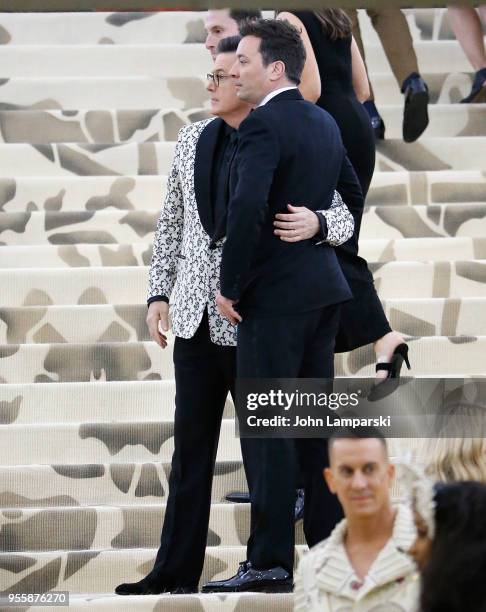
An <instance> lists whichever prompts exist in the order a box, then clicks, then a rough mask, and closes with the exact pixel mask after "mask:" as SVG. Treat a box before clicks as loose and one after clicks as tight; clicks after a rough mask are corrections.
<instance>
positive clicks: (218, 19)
mask: <svg viewBox="0 0 486 612" xmlns="http://www.w3.org/2000/svg"><path fill="white" fill-rule="evenodd" d="M204 28H205V29H206V32H207V36H206V49H208V51H209V52H210V53H211V55H212V58H213V60H214V59H215V57H216V48H217V46H218V43H219V41H220V40H221V39H222V38H228V36H237V35H238V34H239V30H238V24H237V23H236V21H235V20H234V19H231V17H230V12H229V9H221V10H218V11H208V12H207V13H206V18H205V20H204Z"/></svg>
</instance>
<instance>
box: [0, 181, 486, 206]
mask: <svg viewBox="0 0 486 612" xmlns="http://www.w3.org/2000/svg"><path fill="white" fill-rule="evenodd" d="M387 174H388V173H387ZM475 180H476V178H474V176H472V177H471V181H475ZM477 180H479V179H477ZM166 182H167V177H166V176H160V175H158V176H157V175H154V176H121V177H113V176H81V177H80V176H67V175H66V176H52V177H45V176H44V177H42V176H40V177H23V176H20V177H15V178H0V210H3V211H5V212H30V211H36V210H45V211H47V212H67V213H76V212H78V213H79V212H80V211H83V210H91V211H96V210H104V209H110V210H114V209H115V210H116V209H118V210H123V211H125V212H127V213H128V212H130V211H133V210H140V211H152V210H153V211H156V212H157V213H159V212H160V210H161V208H162V205H163V201H164V198H165V187H166ZM472 187H473V185H471V188H472ZM465 189H466V188H465ZM464 195H465V196H466V192H464Z"/></svg>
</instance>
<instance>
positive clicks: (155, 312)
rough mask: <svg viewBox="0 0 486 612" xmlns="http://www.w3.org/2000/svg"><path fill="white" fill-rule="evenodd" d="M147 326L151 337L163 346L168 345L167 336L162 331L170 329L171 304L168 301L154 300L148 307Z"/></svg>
mask: <svg viewBox="0 0 486 612" xmlns="http://www.w3.org/2000/svg"><path fill="white" fill-rule="evenodd" d="M146 322H147V326H148V328H149V332H150V337H151V338H152V340H154V341H155V342H157V344H158V345H159V346H160V347H161V348H165V347H166V346H167V336H166V335H165V334H163V333H162V332H168V331H169V327H170V324H169V304H167V302H163V301H160V302H152V303H151V304H150V306H149V308H148V313H147V318H146Z"/></svg>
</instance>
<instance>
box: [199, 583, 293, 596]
mask: <svg viewBox="0 0 486 612" xmlns="http://www.w3.org/2000/svg"><path fill="white" fill-rule="evenodd" d="M293 590H294V587H293V585H281V586H279V585H271V584H268V585H262V586H255V587H251V588H240V587H234V588H228V589H223V590H206V589H204V587H203V588H202V590H201V593H204V594H207V595H209V594H211V593H292V592H293Z"/></svg>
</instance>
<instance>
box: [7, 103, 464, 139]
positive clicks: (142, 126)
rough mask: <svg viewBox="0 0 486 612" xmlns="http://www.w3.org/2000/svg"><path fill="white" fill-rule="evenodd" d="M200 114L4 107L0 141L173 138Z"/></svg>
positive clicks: (197, 111) (166, 110) (170, 110)
mask: <svg viewBox="0 0 486 612" xmlns="http://www.w3.org/2000/svg"><path fill="white" fill-rule="evenodd" d="M461 108H463V107H461ZM466 110H467V109H466ZM466 114H467V113H466ZM203 115H205V116H207V117H211V113H210V112H209V111H204V110H202V109H193V110H191V111H189V112H183V111H181V110H178V109H174V108H170V107H168V108H162V109H160V108H156V109H148V110H114V109H104V110H74V111H64V110H49V111H46V110H4V111H0V142H3V143H12V144H14V143H27V144H30V145H32V146H34V145H37V144H40V145H48V144H51V143H65V142H76V143H87V144H88V143H90V144H102V145H106V144H119V143H128V142H156V141H157V142H165V141H176V140H177V135H178V133H179V130H180V129H181V127H182V126H183V125H187V124H188V123H191V119H192V120H199V119H201V118H202V117H203ZM463 118H464V112H457V120H458V122H460V121H461V119H463ZM473 119H474V118H473V114H471V120H473ZM466 120H467V117H466ZM464 135H467V134H464Z"/></svg>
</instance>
